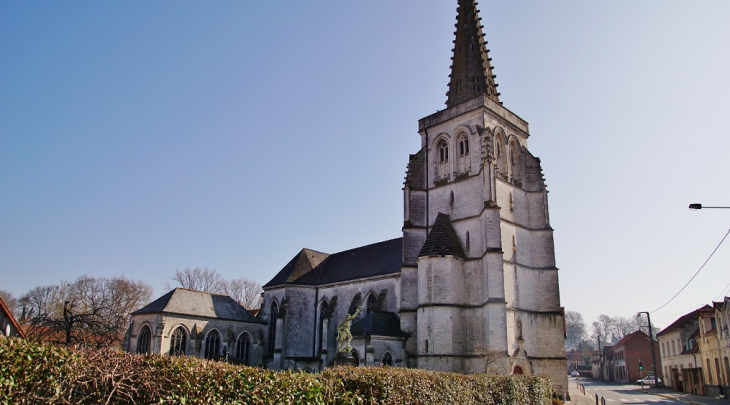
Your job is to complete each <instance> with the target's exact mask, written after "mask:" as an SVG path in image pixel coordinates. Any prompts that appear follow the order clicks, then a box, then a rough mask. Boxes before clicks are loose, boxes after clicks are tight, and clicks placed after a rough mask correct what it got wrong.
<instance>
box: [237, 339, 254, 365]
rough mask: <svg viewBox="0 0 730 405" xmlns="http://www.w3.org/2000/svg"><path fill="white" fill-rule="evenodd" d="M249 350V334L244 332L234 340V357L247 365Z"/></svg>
mask: <svg viewBox="0 0 730 405" xmlns="http://www.w3.org/2000/svg"><path fill="white" fill-rule="evenodd" d="M250 352H251V336H250V335H249V334H248V333H246V332H244V333H242V334H241V336H239V337H238V342H236V357H237V358H238V359H239V360H240V361H241V362H243V364H245V365H247V366H248V365H249V364H250V363H249V357H250V355H249V353H250Z"/></svg>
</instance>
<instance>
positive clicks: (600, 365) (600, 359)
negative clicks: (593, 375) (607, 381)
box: [596, 333, 603, 381]
mask: <svg viewBox="0 0 730 405" xmlns="http://www.w3.org/2000/svg"><path fill="white" fill-rule="evenodd" d="M596 341H597V342H598V369H599V370H601V371H600V372H599V373H598V374H600V376H601V381H603V352H602V351H601V334H600V333H596Z"/></svg>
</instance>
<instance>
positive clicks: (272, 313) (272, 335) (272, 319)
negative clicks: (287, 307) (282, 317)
mask: <svg viewBox="0 0 730 405" xmlns="http://www.w3.org/2000/svg"><path fill="white" fill-rule="evenodd" d="M278 316H279V307H278V306H277V305H276V302H272V303H271V306H270V307H269V353H273V352H274V346H275V345H276V318H277V317H278Z"/></svg>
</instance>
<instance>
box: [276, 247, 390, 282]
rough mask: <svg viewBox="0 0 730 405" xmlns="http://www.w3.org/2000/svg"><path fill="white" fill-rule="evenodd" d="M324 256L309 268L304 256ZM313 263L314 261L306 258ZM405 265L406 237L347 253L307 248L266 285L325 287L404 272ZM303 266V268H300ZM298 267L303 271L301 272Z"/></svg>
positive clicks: (347, 251) (351, 250)
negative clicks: (317, 250)
mask: <svg viewBox="0 0 730 405" xmlns="http://www.w3.org/2000/svg"><path fill="white" fill-rule="evenodd" d="M312 252H314V253H318V254H320V255H324V258H323V260H321V261H319V262H318V263H315V262H311V263H312V264H313V266H312V267H311V268H308V267H307V265H306V263H304V264H302V263H303V262H304V261H305V259H304V258H303V257H302V256H303V254H305V253H306V254H308V255H310V256H311V253H312ZM306 260H307V261H310V258H307V259H306ZM402 265H403V238H396V239H391V240H386V241H384V242H378V243H373V244H371V245H366V246H361V247H359V248H355V249H350V250H346V251H344V252H339V253H333V254H331V255H327V254H326V253H321V252H315V251H313V250H309V249H303V250H302V251H301V252H300V253H299V254H298V255H297V256H295V257H294V258H293V259H292V260H291V261H290V262H289V263H288V264H287V265H286V266H284V268H283V269H281V271H279V273H278V274H277V275H276V276H274V278H273V279H271V281H269V282H268V283H266V285H264V288H265V289H266V288H270V287H274V286H278V285H283V284H294V285H323V284H330V283H337V282H342V281H350V280H357V279H362V278H368V277H376V276H381V275H387V274H392V273H398V272H400V268H401V266H402ZM297 266H299V267H297ZM297 268H298V269H299V271H297Z"/></svg>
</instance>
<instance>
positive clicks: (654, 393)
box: [568, 378, 730, 405]
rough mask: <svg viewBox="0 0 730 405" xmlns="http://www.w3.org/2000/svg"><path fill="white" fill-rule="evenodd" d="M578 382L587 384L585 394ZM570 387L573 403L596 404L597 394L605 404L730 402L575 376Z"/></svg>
mask: <svg viewBox="0 0 730 405" xmlns="http://www.w3.org/2000/svg"><path fill="white" fill-rule="evenodd" d="M577 383H580V384H583V385H584V386H585V394H583V393H582V392H581V391H580V389H578V387H577ZM568 385H569V387H570V396H571V400H572V401H571V405H595V404H596V395H598V404H601V405H602V404H603V402H601V401H602V400H603V401H605V403H606V404H608V405H620V404H675V405H676V404H678V403H686V404H696V405H716V404H725V405H728V404H730V402H729V401H727V400H718V399H714V398H706V397H699V396H695V395H687V394H682V393H677V392H673V391H670V390H665V389H660V390H656V389H651V390H649V389H645V390H642V389H641V386H639V385H636V384H626V385H620V384H611V383H604V382H600V381H594V380H590V379H584V378H579V379H578V381H576V379H575V378H569V379H568Z"/></svg>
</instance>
